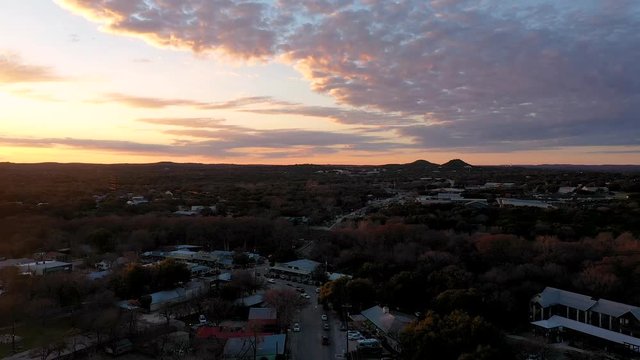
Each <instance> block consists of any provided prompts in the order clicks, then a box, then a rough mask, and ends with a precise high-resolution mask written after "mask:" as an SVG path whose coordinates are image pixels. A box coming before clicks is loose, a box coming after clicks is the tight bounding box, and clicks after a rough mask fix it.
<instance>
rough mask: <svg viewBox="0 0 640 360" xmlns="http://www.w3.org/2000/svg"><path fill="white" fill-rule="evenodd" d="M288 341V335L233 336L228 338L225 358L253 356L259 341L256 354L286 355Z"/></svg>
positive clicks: (259, 355) (225, 346)
mask: <svg viewBox="0 0 640 360" xmlns="http://www.w3.org/2000/svg"><path fill="white" fill-rule="evenodd" d="M286 341H287V335H285V334H278V335H266V336H258V337H257V338H254V337H253V336H247V337H240V338H232V339H229V340H227V343H226V344H225V345H224V358H225V359H245V358H248V356H251V358H253V347H254V342H257V346H256V355H257V356H258V358H259V357H261V356H269V355H276V354H278V355H284V347H285V342H286Z"/></svg>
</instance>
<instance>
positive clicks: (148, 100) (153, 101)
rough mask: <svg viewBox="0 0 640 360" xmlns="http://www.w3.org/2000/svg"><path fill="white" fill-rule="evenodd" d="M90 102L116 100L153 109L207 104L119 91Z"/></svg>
mask: <svg viewBox="0 0 640 360" xmlns="http://www.w3.org/2000/svg"><path fill="white" fill-rule="evenodd" d="M91 102H93V103H97V104H104V103H111V102H117V103H122V104H125V105H127V106H131V107H137V108H153V109H158V108H164V107H169V106H191V107H203V106H206V105H207V103H204V102H199V101H194V100H188V99H166V98H158V97H142V96H134V95H127V94H121V93H109V94H105V95H103V96H102V97H101V98H99V99H94V100H91Z"/></svg>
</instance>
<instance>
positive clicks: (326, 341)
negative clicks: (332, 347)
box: [322, 336, 329, 345]
mask: <svg viewBox="0 0 640 360" xmlns="http://www.w3.org/2000/svg"><path fill="white" fill-rule="evenodd" d="M322 345H329V337H328V336H323V337H322Z"/></svg>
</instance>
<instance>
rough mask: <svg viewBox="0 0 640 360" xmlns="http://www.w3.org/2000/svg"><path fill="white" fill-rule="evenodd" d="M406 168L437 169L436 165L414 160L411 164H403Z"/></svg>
mask: <svg viewBox="0 0 640 360" xmlns="http://www.w3.org/2000/svg"><path fill="white" fill-rule="evenodd" d="M404 166H406V167H421V168H431V167H433V168H435V167H438V164H435V163H432V162H430V161H427V160H416V161H414V162H412V163H408V164H405V165H404Z"/></svg>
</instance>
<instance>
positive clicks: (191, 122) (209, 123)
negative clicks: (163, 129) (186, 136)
mask: <svg viewBox="0 0 640 360" xmlns="http://www.w3.org/2000/svg"><path fill="white" fill-rule="evenodd" d="M138 121H139V122H143V123H147V124H154V125H170V126H179V127H187V128H216V129H218V128H222V127H232V128H239V127H238V126H235V125H225V124H223V123H224V121H225V120H224V119H211V118H142V119H138Z"/></svg>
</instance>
